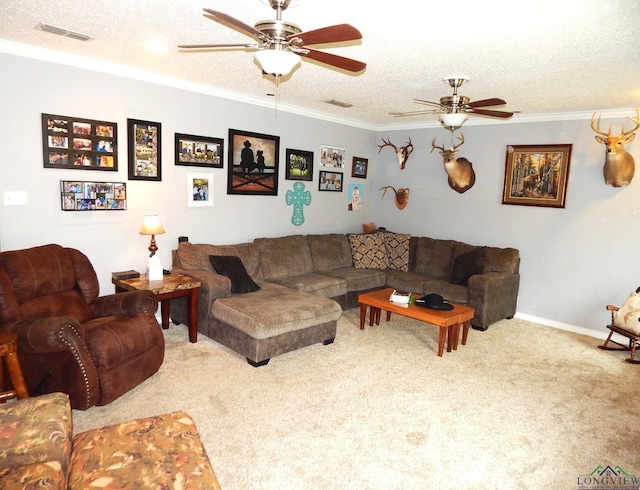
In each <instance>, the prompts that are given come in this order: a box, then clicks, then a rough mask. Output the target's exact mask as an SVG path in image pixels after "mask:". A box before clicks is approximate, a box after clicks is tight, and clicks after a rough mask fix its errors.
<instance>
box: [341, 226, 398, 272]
mask: <svg viewBox="0 0 640 490" xmlns="http://www.w3.org/2000/svg"><path fill="white" fill-rule="evenodd" d="M347 237H348V238H349V244H350V245H351V255H352V257H353V265H354V266H355V267H356V268H358V269H388V268H389V259H388V257H387V248H386V247H385V245H384V240H383V239H382V235H381V234H380V233H349V234H348V235H347Z"/></svg>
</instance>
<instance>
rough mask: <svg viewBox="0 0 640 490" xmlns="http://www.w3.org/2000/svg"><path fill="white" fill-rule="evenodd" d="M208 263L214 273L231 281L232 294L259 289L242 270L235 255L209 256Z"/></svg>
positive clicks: (244, 270)
mask: <svg viewBox="0 0 640 490" xmlns="http://www.w3.org/2000/svg"><path fill="white" fill-rule="evenodd" d="M209 261H210V262H211V265H212V266H213V268H214V269H215V271H216V272H217V273H218V274H220V275H221V276H225V277H228V278H229V280H230V281H231V292H232V293H251V292H253V291H257V290H258V289H260V286H258V285H257V284H256V283H255V282H254V281H253V279H251V276H250V275H249V273H248V272H247V269H245V268H244V264H243V263H242V260H240V257H236V256H235V255H209Z"/></svg>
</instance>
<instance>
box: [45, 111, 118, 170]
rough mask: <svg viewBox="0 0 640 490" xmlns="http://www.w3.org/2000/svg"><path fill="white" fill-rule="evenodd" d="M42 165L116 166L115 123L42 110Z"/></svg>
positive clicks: (83, 167) (92, 167)
mask: <svg viewBox="0 0 640 490" xmlns="http://www.w3.org/2000/svg"><path fill="white" fill-rule="evenodd" d="M42 144H43V152H44V153H43V154H44V168H69V169H78V170H108V171H114V172H115V171H117V170H118V125H117V124H116V123H114V122H107V121H96V120H95V119H84V118H80V117H69V116H56V115H53V114H42Z"/></svg>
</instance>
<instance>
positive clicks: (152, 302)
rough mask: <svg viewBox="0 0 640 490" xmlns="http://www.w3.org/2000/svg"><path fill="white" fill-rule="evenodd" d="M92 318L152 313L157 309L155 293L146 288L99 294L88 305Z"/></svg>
mask: <svg viewBox="0 0 640 490" xmlns="http://www.w3.org/2000/svg"><path fill="white" fill-rule="evenodd" d="M89 306H90V307H91V312H92V314H93V317H94V318H102V317H105V316H112V315H115V316H120V315H122V316H130V315H135V314H136V313H142V314H145V315H154V314H155V312H156V310H157V309H158V300H157V298H156V295H155V294H153V293H152V292H151V291H148V290H137V291H125V292H122V293H115V294H109V295H106V296H100V297H99V298H97V299H96V300H95V301H92V302H91V304H90V305H89Z"/></svg>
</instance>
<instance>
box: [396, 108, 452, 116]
mask: <svg viewBox="0 0 640 490" xmlns="http://www.w3.org/2000/svg"><path fill="white" fill-rule="evenodd" d="M442 112H443V111H438V110H432V111H411V112H390V113H389V114H390V115H391V116H394V117H404V116H422V115H425V114H440V113H442Z"/></svg>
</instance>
